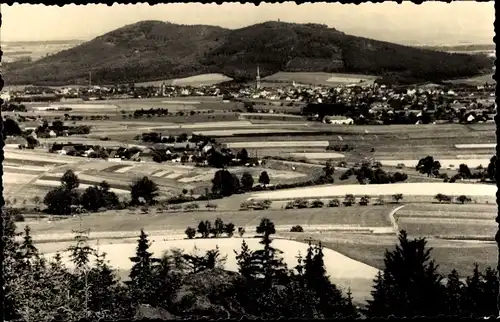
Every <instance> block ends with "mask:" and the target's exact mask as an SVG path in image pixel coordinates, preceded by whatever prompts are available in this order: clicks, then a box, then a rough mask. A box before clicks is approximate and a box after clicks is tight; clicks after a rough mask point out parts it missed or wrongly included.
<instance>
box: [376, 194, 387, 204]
mask: <svg viewBox="0 0 500 322" xmlns="http://www.w3.org/2000/svg"><path fill="white" fill-rule="evenodd" d="M375 205H377V206H381V205H385V200H384V197H382V196H380V197H378V198H377V201H376V202H375Z"/></svg>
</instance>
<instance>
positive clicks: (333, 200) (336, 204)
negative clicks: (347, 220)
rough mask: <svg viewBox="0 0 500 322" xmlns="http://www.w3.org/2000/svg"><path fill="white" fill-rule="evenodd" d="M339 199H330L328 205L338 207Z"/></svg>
mask: <svg viewBox="0 0 500 322" xmlns="http://www.w3.org/2000/svg"><path fill="white" fill-rule="evenodd" d="M339 206H340V201H339V200H338V199H332V200H330V202H328V207H339Z"/></svg>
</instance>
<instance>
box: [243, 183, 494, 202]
mask: <svg viewBox="0 0 500 322" xmlns="http://www.w3.org/2000/svg"><path fill="white" fill-rule="evenodd" d="M496 192H497V187H496V186H495V185H486V184H466V183H444V182H435V183H434V182H432V183H431V182H425V183H394V184H382V185H380V184H370V185H342V186H336V185H328V186H316V187H308V188H297V189H283V190H279V191H269V192H262V193H255V194H253V195H252V196H251V197H250V198H249V199H254V200H259V199H260V200H262V199H270V200H286V199H296V198H327V197H333V196H345V195H346V194H353V195H355V196H364V195H369V196H379V195H393V194H396V193H402V194H403V195H405V196H406V195H409V196H411V195H416V196H435V195H436V194H438V193H442V194H445V195H451V196H459V195H464V194H465V195H468V196H473V197H474V196H491V197H494V196H495V195H496Z"/></svg>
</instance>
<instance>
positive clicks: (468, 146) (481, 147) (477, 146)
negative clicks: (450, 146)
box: [455, 143, 497, 149]
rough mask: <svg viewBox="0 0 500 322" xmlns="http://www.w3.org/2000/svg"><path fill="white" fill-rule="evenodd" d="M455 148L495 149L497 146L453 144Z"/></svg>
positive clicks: (493, 144)
mask: <svg viewBox="0 0 500 322" xmlns="http://www.w3.org/2000/svg"><path fill="white" fill-rule="evenodd" d="M455 147H456V148H457V149H485V148H491V149H495V148H496V147H497V145H496V143H477V144H455Z"/></svg>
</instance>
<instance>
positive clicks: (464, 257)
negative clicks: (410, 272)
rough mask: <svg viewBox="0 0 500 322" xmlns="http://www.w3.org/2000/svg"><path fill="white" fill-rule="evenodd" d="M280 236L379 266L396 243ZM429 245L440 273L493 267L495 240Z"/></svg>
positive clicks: (432, 242) (390, 239)
mask: <svg viewBox="0 0 500 322" xmlns="http://www.w3.org/2000/svg"><path fill="white" fill-rule="evenodd" d="M280 235H282V236H284V237H286V238H291V239H293V240H299V241H304V242H307V240H309V239H310V238H311V239H312V240H321V243H322V244H323V246H325V247H326V248H329V249H332V250H335V251H337V252H339V253H341V254H344V255H346V256H347V257H350V258H352V259H355V260H357V261H360V262H363V263H366V264H368V265H370V266H373V267H376V268H379V269H382V268H383V267H384V253H385V250H386V249H388V250H393V249H394V247H395V245H396V242H397V240H396V238H395V236H394V235H393V236H374V235H366V234H356V235H353V234H352V233H349V234H347V233H341V232H333V233H328V234H324V233H323V234H318V233H315V234H309V233H307V232H306V233H303V234H300V235H299V234H296V233H295V234H294V233H286V234H284V233H280ZM428 246H429V247H432V248H433V249H432V252H431V256H432V258H434V259H435V260H436V263H437V264H439V267H438V271H439V272H440V273H441V274H445V275H446V274H449V273H450V272H451V270H452V269H456V270H457V271H458V272H459V274H460V275H461V276H466V275H471V274H472V269H473V263H474V262H477V263H478V264H479V265H480V268H481V269H484V268H485V267H486V266H492V267H495V266H496V260H497V256H498V249H497V247H496V244H495V243H485V244H470V243H466V242H460V241H446V240H434V239H430V240H428Z"/></svg>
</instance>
